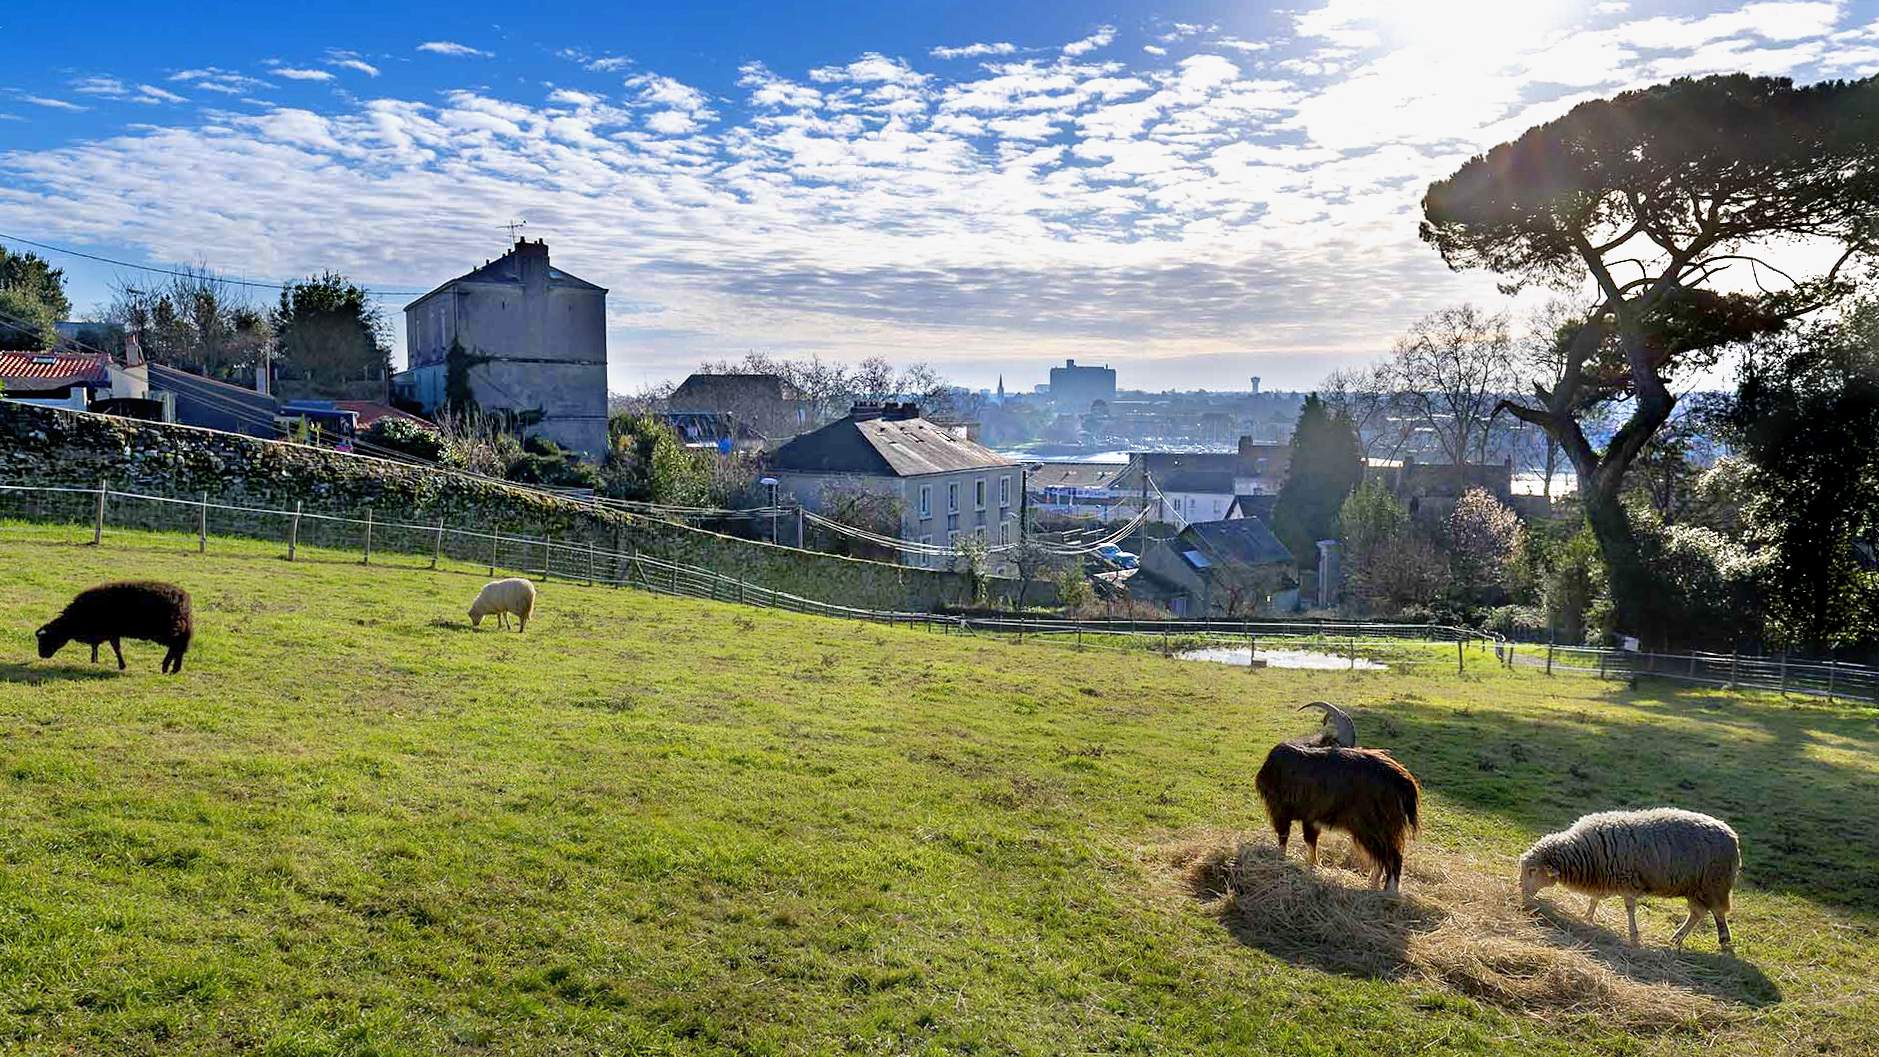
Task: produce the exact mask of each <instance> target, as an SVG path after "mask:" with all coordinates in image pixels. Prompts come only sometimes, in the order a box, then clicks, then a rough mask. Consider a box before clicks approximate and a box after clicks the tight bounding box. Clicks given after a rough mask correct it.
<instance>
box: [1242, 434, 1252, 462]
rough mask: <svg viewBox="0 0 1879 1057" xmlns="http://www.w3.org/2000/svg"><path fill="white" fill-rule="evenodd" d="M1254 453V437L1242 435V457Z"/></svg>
mask: <svg viewBox="0 0 1879 1057" xmlns="http://www.w3.org/2000/svg"><path fill="white" fill-rule="evenodd" d="M1252 453H1253V438H1251V437H1241V438H1240V458H1242V459H1244V458H1246V457H1248V456H1250V455H1252Z"/></svg>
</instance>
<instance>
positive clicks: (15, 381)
mask: <svg viewBox="0 0 1879 1057" xmlns="http://www.w3.org/2000/svg"><path fill="white" fill-rule="evenodd" d="M110 380H111V373H110V372H109V371H107V370H106V369H105V362H104V355H103V354H102V353H93V352H0V382H4V383H6V387H7V388H8V389H10V390H13V391H15V392H19V393H41V392H45V391H47V390H51V389H62V388H64V387H66V386H70V385H104V384H106V383H108V382H109V381H110Z"/></svg>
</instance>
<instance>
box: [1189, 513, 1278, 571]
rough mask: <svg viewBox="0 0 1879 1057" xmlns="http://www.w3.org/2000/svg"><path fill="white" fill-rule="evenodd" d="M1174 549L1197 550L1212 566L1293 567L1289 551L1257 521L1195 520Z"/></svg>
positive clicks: (1249, 518)
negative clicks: (1212, 562) (1229, 563)
mask: <svg viewBox="0 0 1879 1057" xmlns="http://www.w3.org/2000/svg"><path fill="white" fill-rule="evenodd" d="M1175 548H1176V549H1177V550H1199V551H1200V552H1201V553H1203V554H1206V555H1208V556H1209V557H1210V558H1212V559H1213V560H1214V562H1215V564H1220V563H1222V562H1237V563H1239V564H1241V565H1275V564H1285V565H1292V564H1295V561H1294V559H1293V558H1292V552H1291V551H1289V550H1287V549H1286V547H1285V544H1283V543H1280V542H1279V537H1277V536H1274V535H1273V534H1272V530H1271V529H1269V528H1267V527H1266V523H1265V522H1263V521H1261V520H1259V519H1258V518H1251V517H1243V518H1234V519H1233V520H1231V521H1196V522H1194V523H1193V524H1191V525H1189V526H1188V527H1186V528H1184V529H1182V530H1181V534H1180V535H1179V536H1178V537H1176V541H1175Z"/></svg>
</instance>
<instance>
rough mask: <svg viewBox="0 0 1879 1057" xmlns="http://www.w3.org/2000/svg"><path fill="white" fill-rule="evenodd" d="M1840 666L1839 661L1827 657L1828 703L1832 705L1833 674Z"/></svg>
mask: <svg viewBox="0 0 1879 1057" xmlns="http://www.w3.org/2000/svg"><path fill="white" fill-rule="evenodd" d="M1839 666H1840V662H1839V661H1836V660H1834V659H1833V658H1832V657H1829V658H1827V703H1828V704H1830V705H1831V704H1833V676H1834V672H1835V670H1836V669H1837V668H1839Z"/></svg>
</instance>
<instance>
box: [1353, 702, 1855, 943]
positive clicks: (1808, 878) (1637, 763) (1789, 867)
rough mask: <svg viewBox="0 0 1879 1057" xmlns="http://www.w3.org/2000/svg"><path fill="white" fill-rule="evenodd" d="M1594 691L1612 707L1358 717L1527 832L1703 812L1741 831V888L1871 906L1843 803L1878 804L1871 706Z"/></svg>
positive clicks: (1414, 711)
mask: <svg viewBox="0 0 1879 1057" xmlns="http://www.w3.org/2000/svg"><path fill="white" fill-rule="evenodd" d="M1604 697H1605V700H1606V702H1607V703H1608V704H1609V705H1610V706H1612V707H1611V709H1610V710H1607V709H1604V708H1593V709H1579V708H1573V707H1571V706H1569V705H1562V706H1560V707H1558V708H1555V709H1551V710H1549V709H1547V708H1545V707H1540V708H1525V709H1520V710H1512V709H1485V708H1480V709H1456V708H1447V707H1440V706H1437V705H1434V704H1431V703H1428V702H1427V701H1426V700H1419V699H1416V698H1414V697H1413V696H1412V697H1410V698H1408V699H1405V700H1399V701H1396V702H1393V703H1391V704H1388V705H1383V706H1379V707H1377V708H1376V709H1374V710H1373V711H1372V715H1373V716H1376V717H1377V718H1376V719H1373V720H1371V723H1372V726H1371V728H1370V729H1373V730H1377V731H1378V734H1377V736H1376V737H1377V739H1378V740H1377V741H1376V743H1377V744H1378V745H1383V746H1387V747H1388V748H1390V749H1391V750H1392V752H1394V754H1395V755H1396V757H1397V759H1399V760H1401V761H1403V762H1404V763H1405V764H1406V765H1407V766H1408V767H1409V768H1410V769H1411V770H1412V771H1414V772H1415V773H1416V776H1417V777H1418V778H1419V779H1420V780H1421V781H1422V784H1423V787H1424V788H1425V789H1427V790H1429V791H1430V792H1432V793H1434V794H1436V795H1438V796H1440V797H1442V798H1445V799H1452V800H1455V801H1458V802H1460V803H1462V804H1465V805H1467V806H1468V807H1469V808H1471V809H1474V810H1478V811H1488V812H1492V813H1495V814H1498V815H1501V816H1502V817H1504V818H1507V819H1509V820H1511V821H1513V822H1515V823H1517V824H1518V825H1520V826H1522V827H1523V828H1526V829H1528V830H1530V831H1532V832H1534V833H1536V834H1537V833H1544V832H1550V831H1554V830H1559V829H1564V828H1565V827H1567V826H1570V825H1571V824H1572V823H1573V821H1574V820H1576V819H1577V818H1578V817H1579V816H1580V815H1583V814H1586V813H1588V812H1592V811H1604V810H1612V809H1619V808H1642V807H1654V806H1659V805H1669V806H1675V807H1683V808H1688V809H1690V810H1693V811H1702V812H1705V813H1707V814H1711V815H1715V816H1717V817H1719V818H1721V819H1723V820H1724V821H1726V822H1728V823H1729V824H1730V825H1731V826H1733V827H1734V828H1735V830H1736V832H1737V833H1739V834H1740V835H1741V838H1742V859H1743V866H1742V881H1741V883H1740V885H1739V886H1738V887H1751V888H1759V889H1763V890H1767V891H1776V892H1783V893H1789V894H1792V895H1796V896H1800V897H1802V898H1805V899H1808V900H1811V901H1813V902H1817V903H1820V904H1822V905H1826V906H1833V907H1839V908H1844V909H1847V910H1851V911H1856V912H1859V913H1863V914H1868V915H1872V914H1879V872H1876V871H1874V870H1873V869H1872V865H1871V864H1872V861H1873V859H1874V858H1875V857H1879V813H1874V812H1870V811H1863V810H1853V811H1849V810H1848V807H1849V806H1851V805H1858V804H1872V803H1874V802H1879V766H1875V765H1874V764H1873V762H1872V761H1874V760H1876V759H1879V724H1876V723H1875V722H1874V719H1873V716H1872V714H1871V710H1870V709H1850V708H1831V707H1818V706H1816V705H1815V704H1813V703H1809V704H1807V705H1797V706H1787V705H1784V704H1782V703H1779V702H1770V701H1765V700H1757V699H1743V698H1736V697H1719V696H1717V695H1715V694H1713V693H1707V692H1705V691H1702V690H1700V689H1694V688H1682V687H1675V688H1673V687H1667V686H1661V685H1655V684H1649V683H1647V684H1645V686H1644V687H1643V688H1642V689H1640V690H1637V691H1631V690H1627V689H1625V688H1623V687H1618V688H1614V689H1612V690H1610V691H1608V692H1607V693H1606V694H1605V695H1604ZM1384 717H1387V719H1385V718H1384ZM1359 723H1360V729H1362V723H1363V720H1362V719H1360V721H1359ZM1385 737H1387V739H1388V740H1387V741H1385V740H1382V739H1383V738H1385ZM1832 754H1839V756H1840V757H1841V758H1839V759H1833V758H1829V757H1830V756H1831V755H1832ZM1510 883H1511V882H1510ZM1737 938H1738V939H1741V938H1743V937H1741V936H1740V935H1738V937H1737ZM1746 938H1747V939H1748V940H1749V942H1750V943H1753V942H1754V937H1753V936H1749V937H1746Z"/></svg>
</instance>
